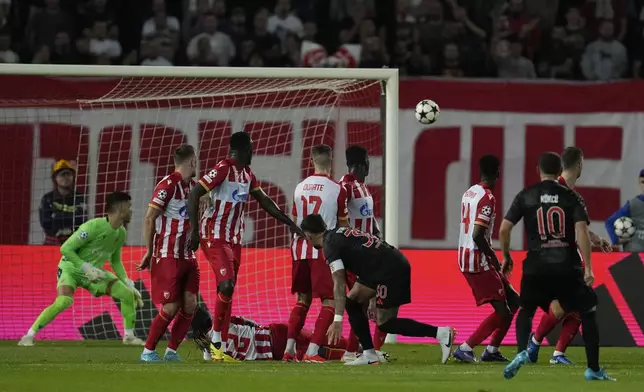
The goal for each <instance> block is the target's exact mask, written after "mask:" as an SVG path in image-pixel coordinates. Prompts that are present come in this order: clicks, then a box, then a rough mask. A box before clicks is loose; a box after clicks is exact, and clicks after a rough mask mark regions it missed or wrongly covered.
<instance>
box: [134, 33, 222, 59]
mask: <svg viewBox="0 0 644 392" xmlns="http://www.w3.org/2000/svg"><path fill="white" fill-rule="evenodd" d="M204 39H205V40H207V38H204ZM208 45H210V43H208ZM174 55H175V50H174V43H173V41H172V39H171V38H169V37H166V36H163V35H160V36H157V37H155V38H153V39H150V40H146V41H144V42H142V43H141V58H142V59H143V61H141V65H153V66H171V65H174V64H173V63H172V60H173V59H174Z"/></svg>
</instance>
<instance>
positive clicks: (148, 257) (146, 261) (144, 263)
mask: <svg viewBox="0 0 644 392" xmlns="http://www.w3.org/2000/svg"><path fill="white" fill-rule="evenodd" d="M150 261H152V253H150V252H145V255H144V256H143V258H142V259H141V263H139V264H138V265H137V266H136V270H137V271H143V270H146V269H148V268H150Z"/></svg>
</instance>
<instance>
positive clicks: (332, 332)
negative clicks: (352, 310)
mask: <svg viewBox="0 0 644 392" xmlns="http://www.w3.org/2000/svg"><path fill="white" fill-rule="evenodd" d="M326 336H327V338H328V339H329V344H332V345H335V344H338V342H339V341H340V339H341V338H342V321H334V322H333V324H331V325H329V329H327V331H326Z"/></svg>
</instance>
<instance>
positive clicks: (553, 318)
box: [517, 147, 612, 365]
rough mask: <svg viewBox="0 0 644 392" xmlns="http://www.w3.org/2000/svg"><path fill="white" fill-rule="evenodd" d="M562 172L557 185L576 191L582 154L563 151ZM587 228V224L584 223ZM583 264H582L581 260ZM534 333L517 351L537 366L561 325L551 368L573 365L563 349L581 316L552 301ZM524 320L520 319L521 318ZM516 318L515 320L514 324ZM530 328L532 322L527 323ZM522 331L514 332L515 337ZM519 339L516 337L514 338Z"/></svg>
mask: <svg viewBox="0 0 644 392" xmlns="http://www.w3.org/2000/svg"><path fill="white" fill-rule="evenodd" d="M561 162H562V165H563V171H562V173H561V175H560V176H559V177H558V179H557V182H559V184H561V185H562V186H564V187H567V188H570V189H573V190H574V189H575V185H576V184H577V180H578V179H579V177H580V176H581V172H582V168H583V165H584V153H583V152H582V150H581V149H580V148H578V147H566V148H565V149H564V151H563V153H562V154H561ZM587 223H588V224H589V225H590V221H589V222H587ZM589 234H590V240H591V243H592V245H593V246H594V247H597V248H600V249H601V250H602V251H604V252H611V251H612V248H611V245H610V243H609V242H608V241H607V240H606V239H604V238H602V237H600V236H598V235H597V234H595V233H593V232H592V231H590V230H589ZM581 262H582V263H583V260H581ZM544 311H545V313H544V315H543V316H542V317H541V321H540V322H539V325H538V326H537V329H536V330H535V331H534V333H533V334H531V335H530V336H529V338H528V337H527V336H521V337H520V339H517V341H518V342H519V351H522V350H525V349H526V347H527V349H528V353H529V354H530V362H537V360H538V358H539V348H540V347H541V343H542V342H543V339H544V338H545V337H546V336H547V335H548V334H549V333H550V332H552V330H553V329H554V328H555V326H556V325H557V324H559V323H560V322H561V333H560V334H559V339H558V340H557V344H556V346H555V351H554V353H553V354H552V357H551V358H550V363H551V364H562V365H572V364H573V362H572V361H570V360H569V359H568V357H566V349H567V348H568V346H569V345H570V343H571V342H572V340H573V339H574V338H575V336H576V335H577V332H579V327H580V326H581V316H580V315H579V313H578V312H570V313H565V312H564V311H563V310H562V308H561V305H560V304H559V302H558V301H554V302H553V303H552V305H551V306H550V308H548V309H547V310H545V309H544ZM523 317H524V316H523V315H522V318H523ZM518 320H519V318H517V321H518ZM529 322H530V325H532V320H530V321H529ZM522 330H523V328H517V333H518V332H519V331H522ZM517 337H518V338H519V336H517Z"/></svg>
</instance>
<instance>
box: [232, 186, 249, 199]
mask: <svg viewBox="0 0 644 392" xmlns="http://www.w3.org/2000/svg"><path fill="white" fill-rule="evenodd" d="M233 200H235V201H241V202H246V200H248V194H246V193H241V192H239V190H238V189H235V190H234V191H233Z"/></svg>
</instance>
